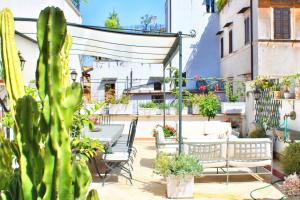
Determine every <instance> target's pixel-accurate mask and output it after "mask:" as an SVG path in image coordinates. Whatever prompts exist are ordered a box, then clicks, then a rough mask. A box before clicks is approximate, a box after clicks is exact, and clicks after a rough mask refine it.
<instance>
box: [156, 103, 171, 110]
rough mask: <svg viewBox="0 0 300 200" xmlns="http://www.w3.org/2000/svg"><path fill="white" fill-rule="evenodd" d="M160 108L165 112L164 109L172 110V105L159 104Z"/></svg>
mask: <svg viewBox="0 0 300 200" xmlns="http://www.w3.org/2000/svg"><path fill="white" fill-rule="evenodd" d="M158 108H159V109H161V110H163V109H166V110H168V109H170V108H171V106H170V104H167V103H166V104H163V103H159V104H158Z"/></svg>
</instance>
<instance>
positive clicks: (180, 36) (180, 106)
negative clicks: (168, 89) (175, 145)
mask: <svg viewBox="0 0 300 200" xmlns="http://www.w3.org/2000/svg"><path fill="white" fill-rule="evenodd" d="M178 37H179V83H178V84H179V99H178V100H179V112H178V120H179V127H178V131H179V154H181V153H182V150H183V148H182V32H179V33H178Z"/></svg>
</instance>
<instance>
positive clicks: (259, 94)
mask: <svg viewBox="0 0 300 200" xmlns="http://www.w3.org/2000/svg"><path fill="white" fill-rule="evenodd" d="M253 94H254V99H255V100H256V101H258V100H259V99H260V97H261V91H260V90H259V89H258V88H257V87H256V88H255V90H254V91H253Z"/></svg>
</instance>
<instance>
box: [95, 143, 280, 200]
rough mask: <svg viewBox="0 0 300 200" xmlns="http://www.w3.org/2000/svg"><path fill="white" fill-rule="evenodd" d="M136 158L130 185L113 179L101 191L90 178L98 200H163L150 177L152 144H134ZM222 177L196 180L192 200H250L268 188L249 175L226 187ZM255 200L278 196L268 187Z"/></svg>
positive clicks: (161, 185)
mask: <svg viewBox="0 0 300 200" xmlns="http://www.w3.org/2000/svg"><path fill="white" fill-rule="evenodd" d="M135 147H137V149H138V155H137V158H136V159H135V162H134V172H133V178H134V181H133V185H132V186H131V185H130V184H129V183H127V182H126V180H125V179H124V178H122V177H121V178H119V180H118V178H114V179H112V180H111V181H110V182H108V183H107V184H105V186H104V187H102V184H101V182H100V181H99V179H98V178H97V177H96V176H94V180H93V183H92V184H91V187H90V188H95V189H97V190H98V193H99V196H100V199H101V200H127V199H128V200H161V199H166V188H165V182H164V179H163V178H161V177H160V176H158V175H155V174H153V168H152V166H153V159H154V158H155V156H156V151H155V147H154V142H153V141H151V142H149V141H138V142H136V144H135ZM225 181H226V178H225V177H221V176H218V177H200V178H197V179H196V181H195V193H194V199H203V200H206V199H209V200H212V199H214V200H242V199H251V198H250V195H249V193H250V191H251V190H253V189H256V188H259V187H263V186H266V185H268V183H267V182H263V180H262V179H261V178H259V177H258V179H255V178H253V177H252V176H250V175H243V176H233V177H231V178H230V183H229V184H228V185H226V182H225ZM254 196H255V198H256V199H265V200H267V199H270V200H272V199H273V200H275V199H280V197H281V196H282V194H281V193H280V191H279V190H278V189H276V188H275V187H273V186H272V187H268V188H266V189H264V190H261V191H258V192H256V193H254Z"/></svg>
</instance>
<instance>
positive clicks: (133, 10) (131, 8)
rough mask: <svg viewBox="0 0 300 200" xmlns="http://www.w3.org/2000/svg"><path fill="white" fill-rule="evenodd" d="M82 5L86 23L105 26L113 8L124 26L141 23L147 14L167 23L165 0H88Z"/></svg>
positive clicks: (162, 22) (84, 22)
mask: <svg viewBox="0 0 300 200" xmlns="http://www.w3.org/2000/svg"><path fill="white" fill-rule="evenodd" d="M80 6H81V8H80V12H81V15H82V18H83V24H85V25H93V26H104V21H105V20H106V18H107V17H108V16H109V13H111V12H112V11H113V10H114V11H115V12H117V13H118V16H119V19H120V24H121V26H123V27H130V26H135V25H140V18H141V16H144V15H145V14H149V15H153V16H157V23H158V24H163V25H164V24H165V0H88V3H84V2H82V3H81V5H80Z"/></svg>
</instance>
